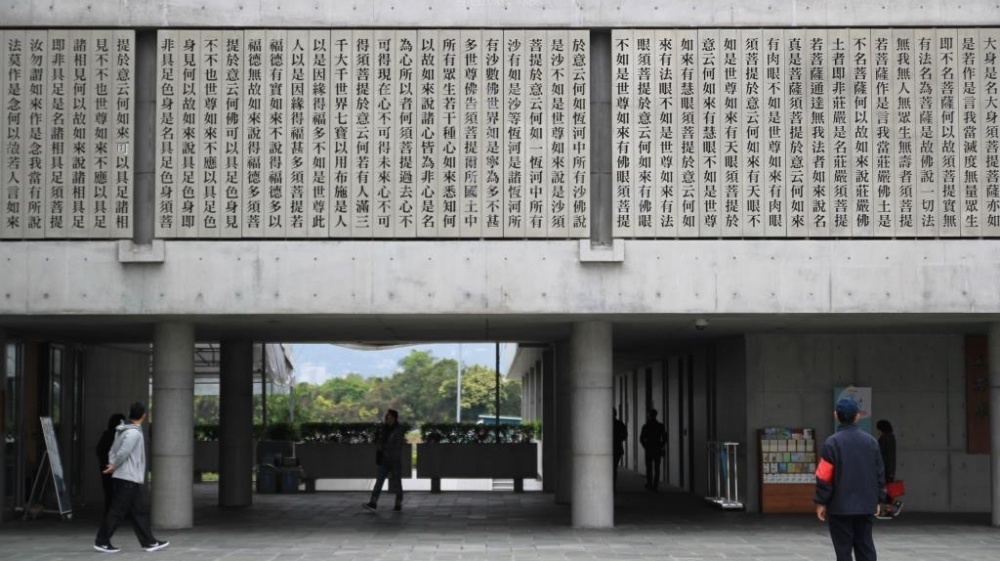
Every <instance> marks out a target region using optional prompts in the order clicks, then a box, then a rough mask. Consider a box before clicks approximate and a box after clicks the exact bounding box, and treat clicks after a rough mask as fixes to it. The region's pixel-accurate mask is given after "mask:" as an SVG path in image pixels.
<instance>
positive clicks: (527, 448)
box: [417, 442, 538, 493]
mask: <svg viewBox="0 0 1000 561" xmlns="http://www.w3.org/2000/svg"><path fill="white" fill-rule="evenodd" d="M417 466H418V469H417V477H420V478H421V479H430V480H431V492H432V493H440V492H441V479H442V478H448V479H513V480H514V491H515V492H518V493H519V492H522V491H524V480H525V479H526V478H534V477H538V445H537V444H535V443H533V442H532V443H523V444H433V443H424V444H418V445H417Z"/></svg>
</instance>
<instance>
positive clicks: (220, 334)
mask: <svg viewBox="0 0 1000 561" xmlns="http://www.w3.org/2000/svg"><path fill="white" fill-rule="evenodd" d="M590 319H599V320H605V321H611V322H612V323H613V325H614V338H615V341H614V344H615V349H616V351H628V350H633V349H634V350H640V349H648V348H650V347H651V346H652V347H658V346H663V345H676V344H684V343H690V342H697V341H708V340H712V339H717V338H720V337H730V336H735V335H741V334H749V333H985V331H986V326H987V325H988V324H989V323H991V322H997V321H1000V314H768V315H697V314H688V315H652V314H650V315H636V314H623V315H602V316H584V317H581V316H571V315H503V316H471V315H399V316H330V315H310V316H261V315H245V316H224V317H223V316H198V317H148V316H143V317H138V316H136V317H130V316H101V317H87V316H50V317H39V316H5V317H2V318H0V329H4V330H6V331H7V333H8V336H13V337H16V338H22V339H37V340H60V341H66V342H79V343H104V344H107V343H138V342H150V341H152V338H153V325H154V324H155V323H156V322H159V321H166V320H169V321H190V322H193V323H195V325H196V336H197V339H198V340H199V341H204V342H211V341H220V340H223V339H244V340H252V341H266V342H283V343H341V344H355V345H371V346H387V345H395V344H400V343H428V342H462V341H502V342H521V343H532V342H537V343H545V342H552V341H558V340H561V339H566V338H568V337H569V334H570V326H571V325H572V323H573V322H574V321H581V320H590ZM698 319H705V320H707V321H708V325H707V327H706V328H705V329H703V330H698V329H696V327H695V321H696V320H698Z"/></svg>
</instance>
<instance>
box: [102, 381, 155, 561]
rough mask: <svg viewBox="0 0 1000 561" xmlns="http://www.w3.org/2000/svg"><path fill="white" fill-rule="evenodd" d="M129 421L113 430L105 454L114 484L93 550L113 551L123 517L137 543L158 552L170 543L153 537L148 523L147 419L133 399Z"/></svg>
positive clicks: (107, 470)
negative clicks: (145, 429)
mask: <svg viewBox="0 0 1000 561" xmlns="http://www.w3.org/2000/svg"><path fill="white" fill-rule="evenodd" d="M128 418H129V422H128V423H124V424H121V425H119V426H118V428H116V429H115V431H116V434H115V441H114V443H113V444H112V445H111V451H110V452H109V453H108V465H107V466H106V467H105V468H104V473H105V474H110V475H111V478H112V485H113V487H114V490H113V493H112V498H111V508H109V509H108V513H107V515H105V517H104V522H103V523H102V524H101V528H100V529H99V530H98V531H97V538H96V539H95V540H94V549H96V550H97V551H100V552H101V553H116V552H118V551H120V549H119V548H117V547H115V546H113V545H111V537H112V536H113V535H114V534H115V530H117V529H118V525H119V524H121V522H122V520H123V519H125V518H131V519H132V529H133V530H135V537H136V538H138V539H139V545H140V546H142V548H143V549H144V550H146V551H158V550H160V549H163V548H165V547H167V546H168V545H170V542H164V541H160V540H158V539H156V538H154V537H153V531H152V529H150V524H149V497H148V496H147V494H146V487H145V483H146V441H145V438H144V437H143V434H142V423H143V421H145V420H146V406H145V405H143V404H142V403H141V402H138V401H137V402H135V403H133V404H132V407H131V408H129V413H128Z"/></svg>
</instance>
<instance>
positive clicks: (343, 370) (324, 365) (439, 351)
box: [292, 343, 517, 384]
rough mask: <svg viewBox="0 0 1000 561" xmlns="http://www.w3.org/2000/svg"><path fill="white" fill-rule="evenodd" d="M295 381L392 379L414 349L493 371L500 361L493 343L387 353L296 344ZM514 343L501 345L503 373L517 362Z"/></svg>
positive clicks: (385, 351) (437, 345) (383, 351)
mask: <svg viewBox="0 0 1000 561" xmlns="http://www.w3.org/2000/svg"><path fill="white" fill-rule="evenodd" d="M292 348H293V351H292V353H293V354H292V356H293V357H294V360H295V381H296V382H309V383H310V384H320V383H323V381H325V380H327V379H329V378H333V377H337V376H344V375H346V374H349V373H351V372H357V373H358V374H361V375H362V376H365V377H370V376H381V377H385V376H391V375H392V374H393V373H394V372H395V371H396V369H397V365H398V363H399V360H400V359H402V358H403V357H405V356H406V355H407V354H409V353H410V351H412V350H413V349H422V350H428V351H430V352H431V354H433V355H434V356H435V357H438V358H453V359H455V360H458V359H459V353H461V360H462V364H465V365H471V364H482V365H485V366H488V367H490V368H493V367H494V365H495V362H496V359H495V358H494V356H495V346H494V344H493V343H462V344H458V343H445V344H432V345H431V344H428V345H413V346H406V347H394V348H391V349H383V350H377V351H376V350H357V349H351V348H347V347H341V346H339V345H315V344H313V345H306V344H296V345H293V347H292ZM516 348H517V347H516V346H515V345H514V344H509V343H505V344H501V345H500V371H501V372H504V373H506V372H507V369H508V368H510V363H511V361H512V360H514V352H515V350H516Z"/></svg>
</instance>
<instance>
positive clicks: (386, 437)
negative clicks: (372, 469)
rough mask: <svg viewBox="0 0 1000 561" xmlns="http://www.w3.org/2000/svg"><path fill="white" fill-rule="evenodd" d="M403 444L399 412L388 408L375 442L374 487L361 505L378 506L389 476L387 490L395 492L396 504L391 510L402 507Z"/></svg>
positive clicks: (403, 436)
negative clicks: (365, 501)
mask: <svg viewBox="0 0 1000 561" xmlns="http://www.w3.org/2000/svg"><path fill="white" fill-rule="evenodd" d="M404 444H406V435H405V434H403V427H402V426H400V424H399V413H398V412H397V411H396V410H395V409H389V410H388V411H386V413H385V420H384V421H383V424H382V430H380V431H379V435H378V440H377V442H376V445H377V448H376V452H375V463H376V464H377V465H378V476H377V477H376V479H375V487H374V488H373V489H372V495H371V498H370V499H369V500H368V502H367V503H365V504H363V505H361V506H363V507H365V508H366V509H368V510H372V511H374V510H375V509H376V508H378V497H379V495H380V494H381V493H382V485H383V484H385V480H386V478H389V490H390V491H395V492H396V505H395V506H394V507H393V510H395V511H399V510H402V509H403V480H402V473H401V472H402V469H403V453H404V452H405V451H406V449H407V448H408V447H407V446H404ZM390 475H391V477H390Z"/></svg>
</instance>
